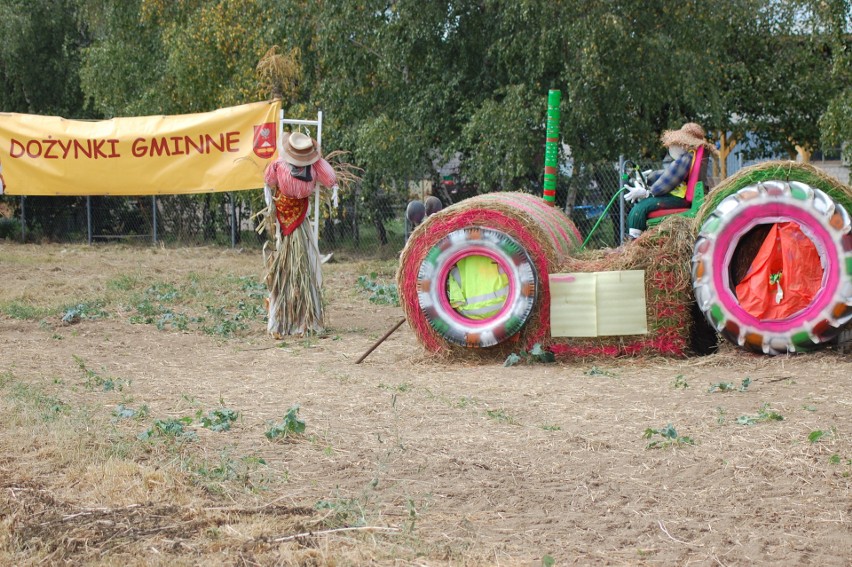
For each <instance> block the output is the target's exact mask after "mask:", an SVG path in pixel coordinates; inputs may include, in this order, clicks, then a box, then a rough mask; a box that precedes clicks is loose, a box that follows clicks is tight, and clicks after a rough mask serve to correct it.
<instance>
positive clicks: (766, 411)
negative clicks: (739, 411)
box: [737, 403, 784, 425]
mask: <svg viewBox="0 0 852 567" xmlns="http://www.w3.org/2000/svg"><path fill="white" fill-rule="evenodd" d="M783 420H784V416H782V415H781V414H779V413H777V412H775V411H772V410H771V409H770V408H769V404H768V403H767V404H763V405H762V406H760V409H759V410H758V412H757V415H741V416H739V417H738V418H737V423H738V424H740V425H754V424H755V423H762V422H765V421H783Z"/></svg>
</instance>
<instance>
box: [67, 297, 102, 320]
mask: <svg viewBox="0 0 852 567" xmlns="http://www.w3.org/2000/svg"><path fill="white" fill-rule="evenodd" d="M62 312H63V314H62V322H63V323H76V322H78V321H80V320H81V319H100V318H102V317H106V316H107V312H106V311H104V309H103V303H102V302H100V301H95V302H92V303H78V304H77V305H74V306H73V307H64V308H63V309H62Z"/></svg>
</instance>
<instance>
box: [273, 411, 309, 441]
mask: <svg viewBox="0 0 852 567" xmlns="http://www.w3.org/2000/svg"><path fill="white" fill-rule="evenodd" d="M305 427H306V425H305V422H304V420H303V419H301V418H300V417H299V404H295V405H293V406H291V407H290V409H288V410H287V413H286V414H284V419H282V420H281V421H280V422H279V423H272V424H270V426H269V429H267V430H266V433H264V435H266V438H267V439H269V440H270V441H274V440H275V439H287V438H288V437H291V436H293V435H301V434H303V433H304V432H305Z"/></svg>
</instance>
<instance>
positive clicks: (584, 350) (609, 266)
mask: <svg viewBox="0 0 852 567" xmlns="http://www.w3.org/2000/svg"><path fill="white" fill-rule="evenodd" d="M694 241H695V232H694V230H693V224H692V221H691V219H687V218H684V217H680V216H677V215H672V216H670V217H668V218H667V219H666V220H664V221H663V222H662V223H660V225H659V226H658V227H657V228H655V229H652V230H648V231H646V232H644V233H643V234H642V235H641V236H640V237H639V238H638V239H636V240H635V241H633V242H631V243H629V244H627V245H625V246H622V247H621V248H618V249H616V250H611V249H609V250H596V251H592V252H586V253H583V254H581V255H578V256H575V257H567V258H565V259H564V261H563V262H562V263H561V264H560V266H559V267H558V272H581V273H588V272H607V271H616V270H644V271H645V302H646V310H647V317H648V334H647V335H635V336H617V337H595V338H576V337H572V338H559V337H557V338H553V339H551V340H550V341H548V346H549V348H550V350H552V351H553V352H554V353H556V354H557V355H564V356H577V357H598V356H619V355H631V356H634V355H645V354H648V355H655V354H656V355H660V354H662V355H668V356H685V355H686V354H688V353H689V349H690V335H691V332H692V327H693V316H692V313H691V309H690V307H691V304H692V303H694V298H693V296H692V276H691V273H690V267H689V261H690V258H691V257H692V245H693V243H694Z"/></svg>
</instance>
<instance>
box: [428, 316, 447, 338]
mask: <svg viewBox="0 0 852 567" xmlns="http://www.w3.org/2000/svg"><path fill="white" fill-rule="evenodd" d="M429 323H431V325H432V328H433V329H435V330H436V331H437V332H438V334H440V335H441V336H444V337H445V336H447V331H449V330H450V325H449V324H448V323H447V322H446V321H442V320H441V319H429Z"/></svg>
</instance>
